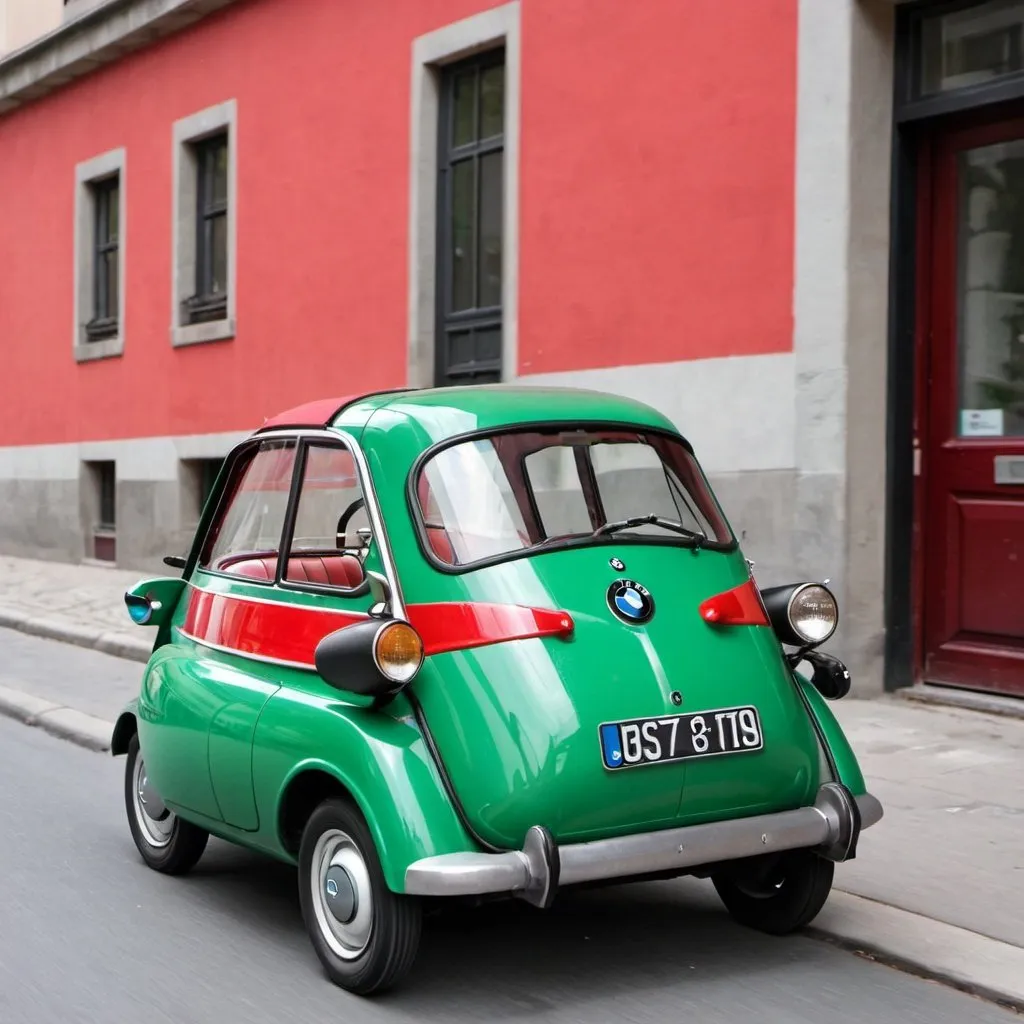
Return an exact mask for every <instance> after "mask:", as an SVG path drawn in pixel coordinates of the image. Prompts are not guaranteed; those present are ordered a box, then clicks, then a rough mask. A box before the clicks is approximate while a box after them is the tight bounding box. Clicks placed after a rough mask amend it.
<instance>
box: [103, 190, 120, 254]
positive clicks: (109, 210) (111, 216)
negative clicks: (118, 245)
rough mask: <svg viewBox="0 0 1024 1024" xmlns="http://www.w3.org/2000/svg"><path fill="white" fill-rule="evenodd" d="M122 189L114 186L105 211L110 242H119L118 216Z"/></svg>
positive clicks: (107, 234)
mask: <svg viewBox="0 0 1024 1024" xmlns="http://www.w3.org/2000/svg"><path fill="white" fill-rule="evenodd" d="M120 197H121V189H120V188H119V186H118V185H116V184H115V185H114V186H113V187H112V188H110V189H109V190H108V192H107V197H106V201H107V207H106V210H105V211H104V212H105V214H106V218H107V224H106V238H107V241H108V242H116V241H117V229H118V214H119V213H120V202H121V198H120Z"/></svg>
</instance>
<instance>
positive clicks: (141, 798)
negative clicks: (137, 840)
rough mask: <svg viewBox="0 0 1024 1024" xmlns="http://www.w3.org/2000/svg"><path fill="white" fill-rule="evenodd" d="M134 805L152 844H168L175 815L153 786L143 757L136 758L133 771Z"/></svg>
mask: <svg viewBox="0 0 1024 1024" xmlns="http://www.w3.org/2000/svg"><path fill="white" fill-rule="evenodd" d="M132 805H133V809H134V811H135V820H136V821H137V822H138V823H139V828H140V829H141V830H142V834H143V836H144V837H145V839H146V842H147V843H149V845H150V846H154V847H157V848H160V847H164V846H166V845H167V844H168V843H169V842H170V841H171V835H172V833H173V832H174V820H175V819H174V815H173V814H172V813H171V812H170V811H169V810H167V807H166V806H165V805H164V802H163V800H161V799H160V796H159V794H158V793H157V792H156V790H155V789H154V788H153V787H152V785H151V784H150V781H149V776H148V774H147V773H146V765H145V762H144V761H143V760H142V757H141V756H140V757H137V758H135V767H134V769H133V771H132Z"/></svg>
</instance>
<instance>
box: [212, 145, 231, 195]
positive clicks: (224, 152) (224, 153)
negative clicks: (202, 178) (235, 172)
mask: <svg viewBox="0 0 1024 1024" xmlns="http://www.w3.org/2000/svg"><path fill="white" fill-rule="evenodd" d="M211 162H212V164H213V166H212V174H213V181H212V188H211V193H212V198H213V201H214V202H215V203H226V202H227V199H228V143H227V139H226V138H225V139H223V140H222V141H220V142H218V143H217V145H216V147H215V148H214V150H213V153H212V154H211Z"/></svg>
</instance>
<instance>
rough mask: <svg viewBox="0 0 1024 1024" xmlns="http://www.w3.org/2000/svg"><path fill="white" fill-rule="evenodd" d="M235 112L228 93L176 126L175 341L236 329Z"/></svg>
mask: <svg viewBox="0 0 1024 1024" xmlns="http://www.w3.org/2000/svg"><path fill="white" fill-rule="evenodd" d="M236 111H237V105H236V104H235V101H234V100H231V101H229V102H227V103H223V104H221V105H219V106H216V107H211V108H210V109H209V110H204V111H202V112H200V113H198V114H195V115H193V116H191V117H187V118H184V119H183V120H181V121H178V122H176V123H175V125H174V152H175V163H174V185H173V194H174V213H173V216H174V222H173V234H174V241H173V245H174V262H173V274H174V282H173V301H174V308H173V311H172V327H171V341H172V343H173V344H174V345H193V344H197V343H200V342H207V341H220V340H223V339H226V338H232V337H234V334H235V308H236V307H235V187H236V171H235V162H236V152H235V150H236V140H235V126H236Z"/></svg>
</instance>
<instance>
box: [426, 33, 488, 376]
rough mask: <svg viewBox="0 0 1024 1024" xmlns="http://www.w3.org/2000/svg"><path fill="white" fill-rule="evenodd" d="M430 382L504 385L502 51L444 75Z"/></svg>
mask: <svg viewBox="0 0 1024 1024" xmlns="http://www.w3.org/2000/svg"><path fill="white" fill-rule="evenodd" d="M439 120H440V126H439V127H440V132H439V135H440V138H439V147H438V149H439V155H440V161H439V169H438V212H439V216H438V224H437V229H438V277H437V282H438V296H437V309H438V327H437V338H436V343H435V353H436V360H437V364H436V370H435V383H436V384H438V385H444V384H474V383H475V384H486V383H492V382H496V381H500V380H501V364H502V360H501V357H502V351H501V350H502V344H501V341H502V249H503V237H502V236H503V210H504V201H503V199H504V197H503V192H504V182H503V179H504V162H505V152H504V150H505V51H504V49H500V50H494V51H491V52H488V53H484V54H481V55H478V56H476V57H473V58H472V59H470V60H468V61H462V62H459V63H458V64H453V65H449V66H448V67H446V68H444V71H443V74H442V83H441V104H440V118H439Z"/></svg>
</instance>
